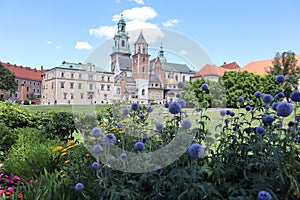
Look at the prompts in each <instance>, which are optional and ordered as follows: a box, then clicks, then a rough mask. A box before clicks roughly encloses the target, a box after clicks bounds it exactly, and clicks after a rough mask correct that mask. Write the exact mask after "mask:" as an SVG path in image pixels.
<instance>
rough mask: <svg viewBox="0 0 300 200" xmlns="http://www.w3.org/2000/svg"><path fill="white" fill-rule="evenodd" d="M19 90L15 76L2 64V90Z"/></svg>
mask: <svg viewBox="0 0 300 200" xmlns="http://www.w3.org/2000/svg"><path fill="white" fill-rule="evenodd" d="M17 88H18V84H17V83H16V81H15V74H14V73H13V72H11V71H9V69H7V68H6V67H4V65H2V64H1V63H0V89H1V90H6V91H10V92H15V91H16V90H17Z"/></svg>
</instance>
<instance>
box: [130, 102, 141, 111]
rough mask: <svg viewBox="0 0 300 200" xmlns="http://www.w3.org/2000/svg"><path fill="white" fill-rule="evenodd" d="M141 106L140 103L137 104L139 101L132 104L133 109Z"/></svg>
mask: <svg viewBox="0 0 300 200" xmlns="http://www.w3.org/2000/svg"><path fill="white" fill-rule="evenodd" d="M139 108H140V106H139V104H137V103H133V104H132V105H131V109H132V110H138V109H139Z"/></svg>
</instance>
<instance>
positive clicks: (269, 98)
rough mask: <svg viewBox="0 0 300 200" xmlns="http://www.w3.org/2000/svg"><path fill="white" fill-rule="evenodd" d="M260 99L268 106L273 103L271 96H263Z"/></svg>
mask: <svg viewBox="0 0 300 200" xmlns="http://www.w3.org/2000/svg"><path fill="white" fill-rule="evenodd" d="M262 99H263V102H264V103H265V104H270V103H272V101H273V96H272V95H271V94H265V95H264V96H263V98H262Z"/></svg>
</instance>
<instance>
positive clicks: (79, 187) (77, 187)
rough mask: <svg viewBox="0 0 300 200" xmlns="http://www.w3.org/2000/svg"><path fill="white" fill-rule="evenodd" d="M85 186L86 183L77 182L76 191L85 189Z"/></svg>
mask: <svg viewBox="0 0 300 200" xmlns="http://www.w3.org/2000/svg"><path fill="white" fill-rule="evenodd" d="M83 188H84V185H83V184H82V183H77V184H76V185H75V190H76V191H81V190H83Z"/></svg>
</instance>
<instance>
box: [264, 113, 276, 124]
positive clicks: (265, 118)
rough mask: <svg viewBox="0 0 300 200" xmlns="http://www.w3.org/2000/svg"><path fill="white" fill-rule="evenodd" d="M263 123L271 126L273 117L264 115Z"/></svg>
mask: <svg viewBox="0 0 300 200" xmlns="http://www.w3.org/2000/svg"><path fill="white" fill-rule="evenodd" d="M263 121H264V122H265V123H266V124H272V122H273V121H274V117H273V116H271V115H265V116H264V117H263Z"/></svg>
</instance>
